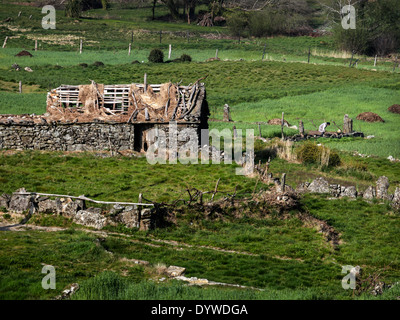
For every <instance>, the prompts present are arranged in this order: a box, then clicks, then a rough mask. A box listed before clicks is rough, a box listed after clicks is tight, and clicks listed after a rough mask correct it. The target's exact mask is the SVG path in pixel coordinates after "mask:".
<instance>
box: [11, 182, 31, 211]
mask: <svg viewBox="0 0 400 320" xmlns="http://www.w3.org/2000/svg"><path fill="white" fill-rule="evenodd" d="M19 192H26V190H25V189H24V188H20V189H18V190H17V191H16V192H15V193H19ZM15 193H13V194H12V196H11V199H10V203H9V208H8V209H9V210H10V211H13V212H16V213H24V212H26V211H28V210H29V209H30V207H31V201H30V196H29V195H17V194H15Z"/></svg>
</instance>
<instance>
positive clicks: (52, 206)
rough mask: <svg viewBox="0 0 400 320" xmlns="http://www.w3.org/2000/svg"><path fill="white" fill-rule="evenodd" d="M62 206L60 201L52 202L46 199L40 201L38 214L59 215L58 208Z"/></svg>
mask: <svg viewBox="0 0 400 320" xmlns="http://www.w3.org/2000/svg"><path fill="white" fill-rule="evenodd" d="M59 206H60V200H50V199H48V198H45V199H43V200H40V199H39V202H38V212H40V213H58V207H59Z"/></svg>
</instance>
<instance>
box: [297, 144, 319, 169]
mask: <svg viewBox="0 0 400 320" xmlns="http://www.w3.org/2000/svg"><path fill="white" fill-rule="evenodd" d="M296 154H297V159H298V160H299V161H301V162H302V163H305V164H315V163H317V162H318V161H319V159H320V150H319V148H318V146H317V145H316V144H315V143H313V142H311V141H306V142H304V143H303V144H302V145H301V146H300V147H299V148H298V149H297V150H296Z"/></svg>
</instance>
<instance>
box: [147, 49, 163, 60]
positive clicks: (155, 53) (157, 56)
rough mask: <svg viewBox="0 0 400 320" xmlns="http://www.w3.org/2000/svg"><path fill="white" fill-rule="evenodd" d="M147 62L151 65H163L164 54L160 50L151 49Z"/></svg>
mask: <svg viewBox="0 0 400 320" xmlns="http://www.w3.org/2000/svg"><path fill="white" fill-rule="evenodd" d="M148 59H149V61H150V62H153V63H163V62H164V53H163V52H162V51H161V50H160V49H153V50H151V51H150V54H149V58H148Z"/></svg>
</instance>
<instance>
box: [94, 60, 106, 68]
mask: <svg viewBox="0 0 400 320" xmlns="http://www.w3.org/2000/svg"><path fill="white" fill-rule="evenodd" d="M93 65H94V66H95V67H103V66H104V63H103V62H101V61H95V62H94V63H93Z"/></svg>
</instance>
